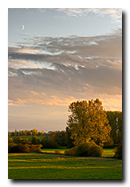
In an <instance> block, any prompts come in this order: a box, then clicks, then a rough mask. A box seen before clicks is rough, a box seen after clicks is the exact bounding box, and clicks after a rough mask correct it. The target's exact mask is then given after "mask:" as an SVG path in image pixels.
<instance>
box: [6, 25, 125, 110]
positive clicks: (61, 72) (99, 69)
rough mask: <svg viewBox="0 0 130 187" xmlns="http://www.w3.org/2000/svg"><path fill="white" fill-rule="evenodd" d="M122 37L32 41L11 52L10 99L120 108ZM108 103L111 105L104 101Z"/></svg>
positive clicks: (21, 101)
mask: <svg viewBox="0 0 130 187" xmlns="http://www.w3.org/2000/svg"><path fill="white" fill-rule="evenodd" d="M121 35H122V33H121V30H120V29H118V30H117V31H116V32H114V33H112V34H110V35H103V36H95V37H78V36H69V37H56V38H52V37H41V36H39V37H32V38H31V40H32V43H31V45H30V42H27V41H26V42H25V45H24V43H23V44H18V45H17V46H15V47H9V53H8V54H9V100H11V101H13V102H11V103H12V104H13V103H14V104H23V103H28V104H29V103H35V104H39V105H40V104H42V105H43V104H44V105H59V106H67V105H68V104H69V103H70V102H72V101H73V100H81V99H91V98H96V97H99V98H102V100H103V101H104V103H105V106H106V107H107V109H109V108H110V107H113V108H114V103H113V104H112V102H114V98H118V101H119V102H118V103H117V102H115V108H117V107H119V108H120V109H121V107H122V103H121V95H122V47H121V45H122V37H121ZM106 96H107V97H108V98H109V101H108V102H107V100H106V99H105V97H106Z"/></svg>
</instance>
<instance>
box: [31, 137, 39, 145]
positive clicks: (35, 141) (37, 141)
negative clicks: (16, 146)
mask: <svg viewBox="0 0 130 187" xmlns="http://www.w3.org/2000/svg"><path fill="white" fill-rule="evenodd" d="M32 144H34V145H36V144H40V139H39V138H38V137H37V136H33V137H32Z"/></svg>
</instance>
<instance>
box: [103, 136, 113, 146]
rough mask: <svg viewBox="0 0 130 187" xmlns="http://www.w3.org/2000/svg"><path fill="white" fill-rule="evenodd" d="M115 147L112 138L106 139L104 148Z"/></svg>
mask: <svg viewBox="0 0 130 187" xmlns="http://www.w3.org/2000/svg"><path fill="white" fill-rule="evenodd" d="M113 147H114V143H113V140H112V139H111V138H109V139H108V141H106V142H105V143H104V146H103V148H113Z"/></svg>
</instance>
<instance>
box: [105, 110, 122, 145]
mask: <svg viewBox="0 0 130 187" xmlns="http://www.w3.org/2000/svg"><path fill="white" fill-rule="evenodd" d="M106 114H107V119H108V121H109V124H110V126H111V128H112V130H111V133H110V136H111V138H112V140H113V142H114V144H120V143H121V142H122V112H120V111H106Z"/></svg>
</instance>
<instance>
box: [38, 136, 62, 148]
mask: <svg viewBox="0 0 130 187" xmlns="http://www.w3.org/2000/svg"><path fill="white" fill-rule="evenodd" d="M41 144H42V148H59V145H58V143H57V142H56V141H53V140H51V139H46V138H43V139H42V141H41Z"/></svg>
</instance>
